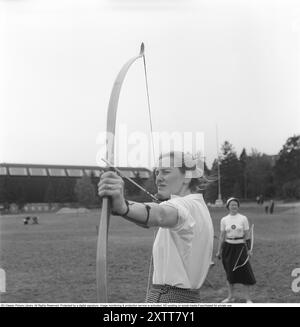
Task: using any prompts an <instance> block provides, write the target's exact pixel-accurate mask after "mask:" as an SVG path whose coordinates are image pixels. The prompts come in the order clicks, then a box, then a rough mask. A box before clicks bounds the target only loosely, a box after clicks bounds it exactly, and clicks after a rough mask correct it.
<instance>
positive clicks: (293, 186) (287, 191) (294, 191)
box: [282, 179, 300, 199]
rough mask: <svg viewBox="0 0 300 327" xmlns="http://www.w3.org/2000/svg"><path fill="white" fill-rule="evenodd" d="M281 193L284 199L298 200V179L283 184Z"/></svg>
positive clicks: (299, 187)
mask: <svg viewBox="0 0 300 327" xmlns="http://www.w3.org/2000/svg"><path fill="white" fill-rule="evenodd" d="M282 192H283V196H284V197H285V198H289V199H291V198H294V199H300V179H296V180H294V181H289V182H286V183H284V184H283V186H282Z"/></svg>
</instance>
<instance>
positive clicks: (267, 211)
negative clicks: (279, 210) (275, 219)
mask: <svg viewBox="0 0 300 327" xmlns="http://www.w3.org/2000/svg"><path fill="white" fill-rule="evenodd" d="M265 213H266V214H268V213H269V204H268V202H267V203H266V205H265Z"/></svg>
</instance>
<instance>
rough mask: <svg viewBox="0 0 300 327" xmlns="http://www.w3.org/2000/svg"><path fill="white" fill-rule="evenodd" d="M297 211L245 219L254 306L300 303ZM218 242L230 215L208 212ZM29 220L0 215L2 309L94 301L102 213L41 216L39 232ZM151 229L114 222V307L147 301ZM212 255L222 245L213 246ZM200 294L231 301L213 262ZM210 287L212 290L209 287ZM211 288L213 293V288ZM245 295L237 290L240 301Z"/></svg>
mask: <svg viewBox="0 0 300 327" xmlns="http://www.w3.org/2000/svg"><path fill="white" fill-rule="evenodd" d="M299 209H300V207H293V208H291V207H277V208H276V210H275V213H274V214H273V215H266V214H264V213H263V209H262V208H261V207H256V206H252V207H245V208H242V209H241V213H242V214H245V215H246V216H247V217H248V218H249V220H250V221H251V222H252V223H254V224H255V244H254V255H253V258H252V259H251V264H252V268H253V271H254V274H255V277H256V279H257V284H256V285H255V286H254V287H253V288H252V292H251V293H252V297H253V301H254V302H260V303H274V302H282V303H283V302H285V303H292V302H294V303H295V302H300V293H293V291H292V289H291V283H292V280H293V277H292V276H291V272H292V270H293V269H294V268H298V267H300V210H299ZM210 211H211V216H212V218H213V223H214V226H215V235H218V234H219V221H220V218H221V217H223V216H224V215H226V214H227V212H226V209H222V208H211V209H210ZM23 217H24V215H14V216H12V215H11V216H0V219H1V225H0V227H1V234H0V235H1V238H0V242H1V243H0V245H1V248H0V251H1V253H0V254H1V262H0V267H1V268H2V269H4V270H5V271H6V279H7V283H6V293H3V294H1V302H2V303H21V302H22V303H25V302H26V303H45V302H51V303H94V302H96V301H97V300H96V278H95V272H96V265H95V261H96V260H95V258H96V241H97V232H96V225H97V224H98V219H99V212H97V211H93V212H90V213H88V214H73V215H72V214H64V215H57V214H53V213H52V214H46V213H45V214H40V215H39V224H38V225H23V221H22V219H23ZM153 237H154V230H153V229H149V230H147V229H142V228H139V227H137V226H135V225H133V224H131V223H128V222H126V221H124V220H122V219H121V218H119V217H113V219H112V220H111V223H110V232H109V244H108V249H109V253H108V264H109V273H108V276H109V279H108V289H109V302H114V303H138V302H144V298H145V295H146V288H147V279H148V270H149V260H150V255H151V246H152V243H153ZM215 241H216V242H215V249H216V245H217V240H215ZM215 263H216V264H215V266H213V267H212V268H211V270H210V272H209V274H208V279H209V282H210V283H208V282H205V284H204V285H203V287H202V293H201V294H202V302H205V303H213V302H214V303H216V302H220V301H221V300H222V299H224V298H225V297H226V296H227V292H226V280H225V274H224V270H223V267H222V264H221V262H220V261H218V260H215ZM210 284H211V285H210ZM211 286H213V287H211ZM240 290H241V288H240V287H238V288H237V297H238V299H237V302H243V301H242V299H241V298H239V293H240Z"/></svg>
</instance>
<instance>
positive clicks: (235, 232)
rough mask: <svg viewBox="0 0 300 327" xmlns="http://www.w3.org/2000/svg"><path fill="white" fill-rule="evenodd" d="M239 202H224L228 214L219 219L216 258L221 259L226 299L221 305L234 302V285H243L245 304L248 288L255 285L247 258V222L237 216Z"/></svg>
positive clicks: (248, 240) (234, 199)
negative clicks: (225, 278)
mask: <svg viewBox="0 0 300 327" xmlns="http://www.w3.org/2000/svg"><path fill="white" fill-rule="evenodd" d="M239 207H240V202H239V200H238V199H236V198H230V199H228V200H227V202H226V208H227V209H228V210H229V214H228V215H227V216H225V217H223V218H222V219H221V224H220V229H221V232H220V238H219V245H218V251H217V253H216V256H217V257H218V258H219V259H221V258H222V263H223V267H224V269H225V272H226V277H227V285H228V297H227V298H226V299H224V300H223V301H222V302H223V303H228V302H234V300H235V299H234V297H233V291H234V284H243V285H244V286H245V287H244V297H245V300H246V303H252V301H251V299H250V286H251V285H254V284H255V283H256V280H255V277H254V274H253V271H252V268H251V265H250V263H249V260H248V259H249V257H250V256H252V252H251V247H250V230H249V222H248V219H247V217H246V216H243V215H241V214H239V212H238V211H239Z"/></svg>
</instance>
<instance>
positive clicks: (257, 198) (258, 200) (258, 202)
mask: <svg viewBox="0 0 300 327" xmlns="http://www.w3.org/2000/svg"><path fill="white" fill-rule="evenodd" d="M256 203H257V204H260V196H259V195H258V196H257V197H256Z"/></svg>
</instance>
